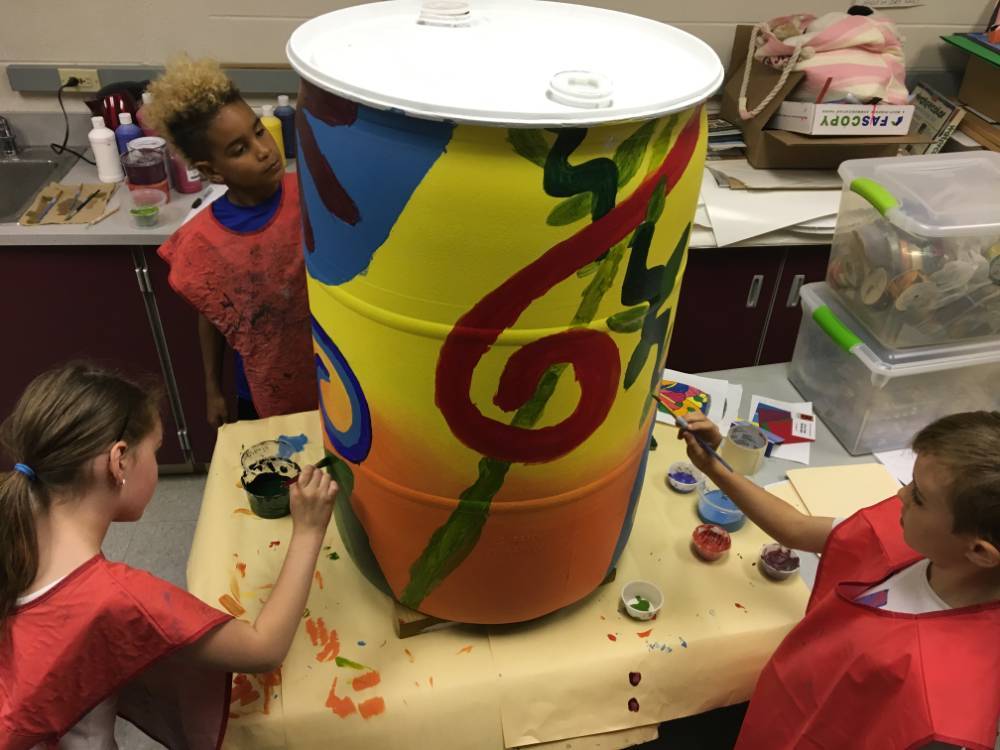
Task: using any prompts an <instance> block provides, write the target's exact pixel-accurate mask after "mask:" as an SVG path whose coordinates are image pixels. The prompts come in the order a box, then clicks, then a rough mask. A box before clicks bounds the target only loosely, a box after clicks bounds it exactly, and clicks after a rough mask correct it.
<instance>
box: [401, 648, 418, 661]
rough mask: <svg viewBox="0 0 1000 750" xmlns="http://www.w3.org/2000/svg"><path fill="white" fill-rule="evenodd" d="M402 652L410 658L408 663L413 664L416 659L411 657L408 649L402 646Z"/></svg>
mask: <svg viewBox="0 0 1000 750" xmlns="http://www.w3.org/2000/svg"><path fill="white" fill-rule="evenodd" d="M403 653H404V654H406V658H407V659H409V660H410V664H413V662H415V661H416V659H414V658H413V654H412V653H411V652H410V649H408V648H404V649H403Z"/></svg>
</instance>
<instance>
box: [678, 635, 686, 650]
mask: <svg viewBox="0 0 1000 750" xmlns="http://www.w3.org/2000/svg"><path fill="white" fill-rule="evenodd" d="M677 640H679V641H680V642H681V648H687V647H688V642H687V641H685V640H684V639H683V638H681V637H680V636H677Z"/></svg>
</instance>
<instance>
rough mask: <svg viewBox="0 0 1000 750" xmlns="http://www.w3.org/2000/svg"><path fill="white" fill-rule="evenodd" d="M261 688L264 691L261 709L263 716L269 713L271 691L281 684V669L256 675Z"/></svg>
mask: <svg viewBox="0 0 1000 750" xmlns="http://www.w3.org/2000/svg"><path fill="white" fill-rule="evenodd" d="M257 679H258V680H260V684H261V688H262V689H263V690H264V707H263V709H261V710H262V711H263V712H264V714H265V715H266V714H269V713H271V690H272V689H273V688H275V687H277V686H278V685H280V684H281V667H278V668H277V669H275V670H273V671H271V672H264V674H259V675H257Z"/></svg>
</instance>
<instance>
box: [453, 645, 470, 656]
mask: <svg viewBox="0 0 1000 750" xmlns="http://www.w3.org/2000/svg"><path fill="white" fill-rule="evenodd" d="M471 653H472V646H464V647H463V648H460V649H459V650H458V653H456V654H455V656H458V654H471Z"/></svg>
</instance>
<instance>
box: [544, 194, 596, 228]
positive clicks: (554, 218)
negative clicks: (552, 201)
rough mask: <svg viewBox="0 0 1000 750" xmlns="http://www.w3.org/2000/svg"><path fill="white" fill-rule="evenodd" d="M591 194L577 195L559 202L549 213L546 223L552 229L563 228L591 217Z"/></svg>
mask: <svg viewBox="0 0 1000 750" xmlns="http://www.w3.org/2000/svg"><path fill="white" fill-rule="evenodd" d="M591 201H592V198H591V193H577V194H576V195H574V196H573V197H572V198H567V199H566V200H564V201H559V203H557V204H556V206H555V208H553V209H552V211H551V212H550V213H549V215H548V218H546V219H545V223H546V224H548V225H549V226H550V227H563V226H566V225H567V224H572V223H573V222H575V221H580V219H584V218H586V217H588V216H590V204H591Z"/></svg>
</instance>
